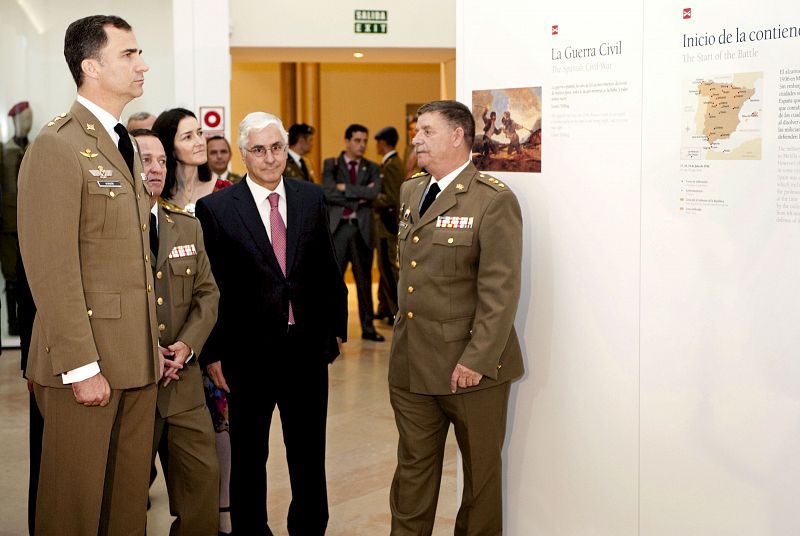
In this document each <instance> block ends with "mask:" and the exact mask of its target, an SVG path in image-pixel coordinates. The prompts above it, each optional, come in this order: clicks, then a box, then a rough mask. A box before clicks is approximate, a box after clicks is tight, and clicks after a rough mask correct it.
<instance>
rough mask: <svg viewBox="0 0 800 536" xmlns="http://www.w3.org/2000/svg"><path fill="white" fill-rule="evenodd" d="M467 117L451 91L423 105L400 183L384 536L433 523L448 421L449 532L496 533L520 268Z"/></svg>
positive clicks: (508, 216)
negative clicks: (456, 456)
mask: <svg viewBox="0 0 800 536" xmlns="http://www.w3.org/2000/svg"><path fill="white" fill-rule="evenodd" d="M474 140H475V120H474V118H473V117H472V112H470V110H469V108H467V107H466V106H464V105H463V104H461V103H459V102H456V101H434V102H430V103H428V104H425V105H423V106H422V107H420V109H419V112H418V120H417V134H416V136H415V137H414V140H413V143H414V148H415V149H416V152H417V157H418V161H419V164H420V165H421V166H422V167H423V168H425V169H426V170H427V171H428V173H426V174H423V175H420V176H416V177H413V178H411V179H410V180H408V181H406V182H404V183H403V186H402V188H401V190H400V203H401V220H400V223H399V233H398V242H399V248H398V251H399V260H400V284H399V286H398V288H399V289H400V291H399V295H398V298H399V311H398V315H397V322H396V323H395V327H394V337H393V340H392V351H391V355H390V358H389V400H390V402H391V404H392V408H393V409H394V414H395V422H396V424H397V430H398V432H399V436H400V439H399V443H398V448H397V468H396V470H395V474H394V479H393V480H392V488H391V492H390V499H389V502H390V508H391V512H392V528H391V534H392V536H412V535H413V536H418V535H420V534H431V531H432V530H433V525H434V518H435V515H436V502H437V499H438V495H439V483H440V480H441V476H442V461H443V459H444V447H445V441H446V438H447V433H448V430H449V428H450V425H451V424H452V425H453V427H454V429H455V436H456V440H457V442H458V446H459V450H460V451H461V452H462V453H463V458H462V463H463V468H464V488H463V494H462V498H461V505H460V507H459V510H458V515H457V517H456V527H455V533H456V534H462V535H470V536H472V535H474V536H478V535H480V536H489V535H492V536H499V535H500V534H502V533H503V507H502V502H503V501H502V495H503V493H502V474H503V469H502V456H501V453H502V450H503V441H504V439H505V434H506V415H507V408H508V397H509V391H510V384H511V381H512V380H514V379H516V378H519V377H520V376H521V375H522V373H523V363H522V352H521V350H520V346H519V341H518V339H517V334H516V332H515V330H514V317H515V316H516V310H517V304H518V302H519V293H520V281H521V269H522V214H521V211H520V207H519V203H518V202H517V198H516V196H515V195H514V194H513V192H511V190H510V189H509V188H508V186H506V185H505V184H503V183H502V182H500V181H499V180H497V179H495V178H493V177H490V176H489V175H485V174H483V173H480V172H479V171H478V170H477V169H476V168H475V166H474V165H473V164H472V162H471V159H470V156H471V150H472V144H473V143H474Z"/></svg>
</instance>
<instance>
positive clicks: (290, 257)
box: [283, 179, 305, 276]
mask: <svg viewBox="0 0 800 536" xmlns="http://www.w3.org/2000/svg"><path fill="white" fill-rule="evenodd" d="M283 185H284V188H285V189H286V219H287V220H288V221H287V222H286V275H287V276H288V275H289V274H290V273H291V272H292V266H293V265H294V259H295V254H296V253H297V242H298V241H299V237H300V226H301V225H300V222H302V221H303V220H304V218H305V214H304V209H305V207H304V206H303V202H302V200H301V199H300V191H299V190H300V189H299V188H298V187H297V184H295V183H294V182H293V181H291V180H288V181H287V180H286V179H284V180H283Z"/></svg>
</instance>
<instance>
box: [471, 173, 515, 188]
mask: <svg viewBox="0 0 800 536" xmlns="http://www.w3.org/2000/svg"><path fill="white" fill-rule="evenodd" d="M478 182H482V183H483V184H485V185H487V186H491V187H492V188H494V189H495V190H497V191H498V192H502V191H503V190H509V189H510V188H509V187H508V186H506V185H505V183H504V182H502V181H499V180H497V179H495V178H494V177H492V176H491V175H486V174H485V173H479V174H478Z"/></svg>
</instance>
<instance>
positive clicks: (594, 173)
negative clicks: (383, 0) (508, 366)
mask: <svg viewBox="0 0 800 536" xmlns="http://www.w3.org/2000/svg"><path fill="white" fill-rule="evenodd" d="M685 4H686V5H682V4H676V3H674V2H668V1H665V0H660V1H657V2H645V1H644V0H616V1H615V2H612V3H610V4H609V3H601V4H598V3H596V2H590V1H588V0H570V1H566V2H560V3H557V4H554V5H551V4H541V3H532V2H529V1H527V0H509V1H508V2H504V3H503V4H502V8H499V7H498V8H490V7H489V6H487V4H486V3H485V2H479V1H476V0H459V1H458V2H457V21H456V32H457V34H456V40H457V58H458V60H457V73H456V74H457V97H458V99H459V100H461V101H462V102H464V103H466V104H467V105H471V100H472V91H474V90H486V89H500V88H524V87H541V88H542V90H541V94H542V103H541V108H542V134H543V135H542V138H543V144H542V172H541V173H532V174H528V173H496V174H497V175H498V176H499V177H501V178H502V180H504V181H505V182H507V183H508V184H509V185H511V187H512V188H513V189H514V191H515V192H516V193H517V195H518V197H519V199H520V203H521V205H522V207H523V214H524V221H525V242H524V247H525V255H524V263H525V267H524V276H523V277H524V280H523V283H524V287H523V296H522V299H521V304H520V309H519V314H518V318H517V328H518V331H519V332H521V333H523V334H524V341H523V344H524V350H525V354H526V356H527V373H526V375H525V377H524V378H523V379H522V381H519V382H517V383H516V384H515V385H514V387H513V390H512V393H513V398H512V408H511V413H510V417H509V433H508V441H507V447H506V467H505V475H506V498H505V499H506V527H507V531H506V533H507V534H509V535H512V536H529V535H543V536H554V535H566V536H581V535H612V536H624V535H634V534H641V535H647V536H652V535H665V536H666V535H670V536H672V535H676V534H686V535H703V536H706V535H718V534H719V535H755V534H759V535H760V534H780V535H783V534H798V533H800V516H798V515H797V514H796V513H795V510H796V508H794V505H793V504H792V503H793V502H795V501H794V498H795V497H796V496H797V492H798V491H800V467H799V465H800V464H798V462H797V461H796V458H795V456H793V454H794V453H795V452H797V451H798V450H800V427H798V423H799V422H800V400H799V399H800V361H799V360H798V359H797V358H798V351H797V346H798V344H797V343H798V342H800V341H799V340H798V339H800V337H798V330H797V329H796V326H797V325H798V324H800V308H798V306H797V304H798V302H799V301H800V283H798V281H797V279H795V278H793V277H791V276H792V274H793V273H794V269H795V267H796V266H797V265H798V263H800V240H798V234H799V233H800V226H799V225H798V224H799V223H800V141H799V140H798V136H800V66H798V65H797V64H798V63H800V60H798V59H797V58H798V57H800V56H799V55H798V50H799V49H800V46H799V45H800V36H797V35H798V28H797V27H795V26H793V23H795V24H797V21H798V20H800V17H799V15H800V5H798V4H797V3H796V2H789V1H788V0H784V1H779V2H775V3H757V2H753V1H743V2H738V3H736V6H735V8H734V6H732V5H731V4H730V2H723V1H721V0H707V1H704V2H702V4H701V5H695V6H692V2H686V3H685ZM698 4H700V3H698ZM684 8H689V12H686V11H685V9H684ZM555 27H557V28H555ZM720 41H722V43H720ZM501 111H502V110H501V109H500V110H498V114H499V113H501ZM479 126H480V125H479ZM479 130H480V129H479Z"/></svg>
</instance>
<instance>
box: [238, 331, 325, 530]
mask: <svg viewBox="0 0 800 536" xmlns="http://www.w3.org/2000/svg"><path fill="white" fill-rule="evenodd" d="M303 343H304V338H303V335H302V333H291V334H287V335H286V337H285V338H283V340H280V341H273V342H272V348H270V349H268V350H266V351H264V350H261V351H257V352H254V353H253V354H252V355H243V356H237V357H239V358H241V361H238V362H237V368H238V367H241V368H240V369H237V370H236V371H231V375H230V376H227V375H226V377H228V378H229V385H230V388H231V392H230V394H228V413H229V422H230V438H231V523H232V525H233V532H234V534H236V535H246V536H263V535H271V534H272V532H271V531H270V529H269V526H268V525H267V506H266V505H267V470H266V464H267V458H268V456H269V429H270V423H271V420H272V412H273V411H274V409H275V407H276V406H277V408H278V411H279V412H280V416H281V425H282V427H283V442H284V444H285V446H286V461H287V464H288V466H289V480H290V484H291V488H292V501H291V504H290V505H289V515H288V523H287V528H288V531H289V534H290V535H292V536H315V535H322V534H325V528H326V527H327V525H328V494H327V485H326V480H325V425H326V420H327V411H328V365H327V364H326V363H324V361H323V359H322V358H321V356H319V355H310V353H309V351H307V350H306V349H304V347H303V346H304V344H303ZM223 373H225V366H224V364H223Z"/></svg>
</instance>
